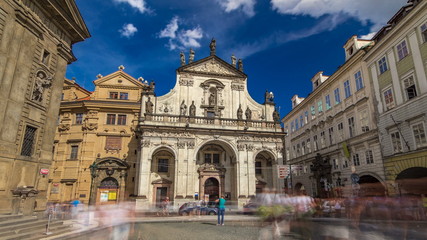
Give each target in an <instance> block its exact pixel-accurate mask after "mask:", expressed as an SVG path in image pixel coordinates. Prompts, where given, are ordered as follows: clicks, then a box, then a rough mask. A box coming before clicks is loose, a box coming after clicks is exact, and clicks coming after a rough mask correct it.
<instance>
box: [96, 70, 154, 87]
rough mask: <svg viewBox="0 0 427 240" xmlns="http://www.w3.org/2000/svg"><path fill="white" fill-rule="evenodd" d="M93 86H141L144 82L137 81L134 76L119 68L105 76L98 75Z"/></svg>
mask: <svg viewBox="0 0 427 240" xmlns="http://www.w3.org/2000/svg"><path fill="white" fill-rule="evenodd" d="M93 83H94V84H95V86H97V87H99V86H110V87H128V88H143V87H144V86H146V84H144V83H142V82H140V81H138V80H137V79H135V78H134V77H132V76H130V75H129V74H127V73H125V72H124V71H123V70H119V71H117V72H114V73H112V74H109V75H107V76H100V77H99V78H98V79H97V80H95V81H93Z"/></svg>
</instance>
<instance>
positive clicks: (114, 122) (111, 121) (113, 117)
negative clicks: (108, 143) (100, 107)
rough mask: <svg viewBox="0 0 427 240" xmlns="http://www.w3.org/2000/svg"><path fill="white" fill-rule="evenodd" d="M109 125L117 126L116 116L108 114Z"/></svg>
mask: <svg viewBox="0 0 427 240" xmlns="http://www.w3.org/2000/svg"><path fill="white" fill-rule="evenodd" d="M107 124H110V125H114V124H116V114H107Z"/></svg>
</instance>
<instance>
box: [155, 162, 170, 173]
mask: <svg viewBox="0 0 427 240" xmlns="http://www.w3.org/2000/svg"><path fill="white" fill-rule="evenodd" d="M168 169H169V159H159V162H158V165H157V172H166V173H167V172H168Z"/></svg>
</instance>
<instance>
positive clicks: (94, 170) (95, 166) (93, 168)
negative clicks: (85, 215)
mask: <svg viewBox="0 0 427 240" xmlns="http://www.w3.org/2000/svg"><path fill="white" fill-rule="evenodd" d="M89 169H90V176H91V184H90V194H89V205H93V197H92V189H93V180H94V179H95V178H96V177H97V170H98V164H96V163H95V162H94V163H92V165H90V166H89Z"/></svg>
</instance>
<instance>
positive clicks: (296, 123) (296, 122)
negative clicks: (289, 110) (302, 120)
mask: <svg viewBox="0 0 427 240" xmlns="http://www.w3.org/2000/svg"><path fill="white" fill-rule="evenodd" d="M298 129H299V124H298V118H297V119H295V131H298Z"/></svg>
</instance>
